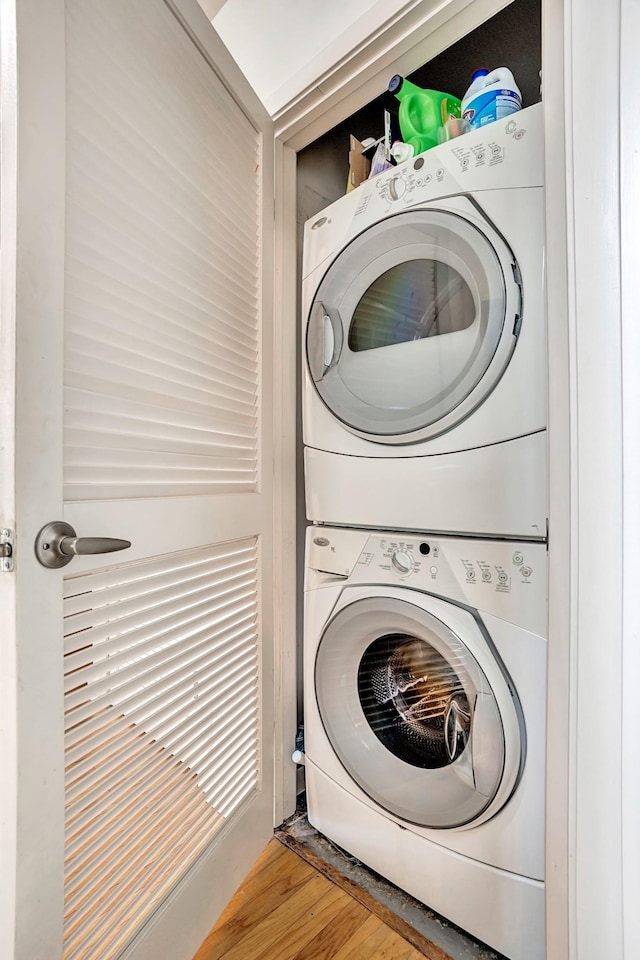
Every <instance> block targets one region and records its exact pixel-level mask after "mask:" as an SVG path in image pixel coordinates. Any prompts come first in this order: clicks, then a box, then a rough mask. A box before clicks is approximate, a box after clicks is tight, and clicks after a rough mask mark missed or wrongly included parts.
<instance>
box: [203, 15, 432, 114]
mask: <svg viewBox="0 0 640 960" xmlns="http://www.w3.org/2000/svg"><path fill="white" fill-rule="evenodd" d="M207 2H211V0H200V3H201V5H202V6H203V8H205V9H206V3H207ZM214 2H217V3H219V0H214ZM413 5H415V0H382V2H381V0H347V2H345V0H322V2H321V3H320V2H318V0H272V2H270V3H265V2H264V0H227V2H226V3H225V4H224V6H222V9H221V10H220V12H219V13H218V14H217V15H216V16H215V17H214V18H213V25H214V27H215V29H216V30H217V31H218V33H219V34H220V36H221V38H222V40H223V41H224V43H225V45H226V46H227V48H228V49H229V51H230V52H231V54H232V56H233V57H234V59H235V60H236V61H237V63H238V64H239V66H240V68H241V70H242V71H243V73H244V74H245V76H246V77H247V79H248V80H249V82H250V83H251V85H252V86H253V88H254V90H255V91H256V93H257V94H258V96H259V97H260V99H261V100H262V102H263V103H264V105H265V106H266V108H267V110H268V111H269V112H270V113H271V114H272V115H274V114H276V113H277V112H278V111H279V110H280V109H281V108H282V107H284V106H285V105H286V104H287V103H289V102H290V101H291V100H293V99H294V98H295V97H296V96H297V95H298V94H300V93H301V92H302V91H303V90H305V89H306V88H307V87H309V86H311V85H312V84H313V83H314V82H315V81H317V79H318V78H319V77H320V76H322V74H323V73H324V72H325V71H326V70H327V69H330V68H331V67H333V66H334V65H335V64H336V63H337V62H339V60H340V59H341V58H342V57H344V56H347V55H348V54H350V53H351V52H352V51H353V49H354V48H355V47H357V46H358V45H359V44H360V43H361V42H362V41H363V40H365V39H366V38H367V37H368V36H370V35H371V34H372V33H374V32H375V31H376V30H377V29H378V28H379V27H380V26H381V25H382V24H384V23H386V22H388V21H389V20H390V19H392V18H393V16H394V14H396V13H397V12H398V11H400V10H402V9H404V8H406V7H410V6H413Z"/></svg>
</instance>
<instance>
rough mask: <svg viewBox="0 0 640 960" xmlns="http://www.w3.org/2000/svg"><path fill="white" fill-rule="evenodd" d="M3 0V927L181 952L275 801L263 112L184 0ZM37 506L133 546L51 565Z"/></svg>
mask: <svg viewBox="0 0 640 960" xmlns="http://www.w3.org/2000/svg"><path fill="white" fill-rule="evenodd" d="M5 7H6V10H5V12H4V14H3V18H4V19H3V22H2V28H3V32H4V34H5V37H6V36H7V33H6V31H7V28H9V31H11V29H12V28H13V26H16V29H17V44H16V47H17V77H18V95H17V97H16V98H15V100H16V103H17V124H16V128H17V141H16V142H17V148H16V150H15V151H14V154H13V156H12V160H13V161H14V166H15V171H16V183H14V184H13V186H14V187H15V191H16V196H17V205H16V208H15V210H14V211H13V214H14V221H11V218H10V217H8V215H7V214H6V209H5V208H3V223H4V224H5V225H6V224H7V223H11V222H14V223H15V228H16V233H17V243H16V245H15V250H16V251H17V254H16V255H17V266H16V276H17V284H16V291H17V292H16V297H15V319H16V331H17V334H16V336H17V374H16V377H17V386H16V398H17V399H16V434H17V441H16V454H15V457H16V471H15V477H16V482H15V489H14V490H13V496H14V499H15V504H16V518H15V524H14V525H15V527H16V529H17V530H18V532H19V534H20V536H19V539H18V544H17V549H16V580H15V584H16V588H15V594H14V595H13V600H14V602H15V610H16V637H17V654H16V674H17V675H18V676H19V681H18V687H17V690H18V692H17V693H16V701H17V707H16V711H17V713H16V715H17V723H16V736H15V769H14V773H15V783H16V795H17V802H16V804H15V810H14V812H15V820H14V828H15V834H16V837H17V841H16V844H17V845H16V852H15V853H14V854H13V860H12V862H11V863H10V864H9V867H8V870H9V872H8V873H7V874H6V877H8V876H9V875H10V874H11V871H12V870H13V874H14V876H15V878H16V879H15V885H14V889H15V898H14V899H11V898H10V900H11V903H10V904H9V905H8V906H7V905H5V906H4V907H3V910H4V912H5V915H6V914H8V913H10V912H11V909H12V908H13V910H14V915H15V923H14V925H13V932H12V933H11V935H10V940H9V939H5V941H4V945H6V944H9V945H10V947H11V949H12V954H9V953H7V957H9V956H11V955H13V956H15V958H16V960H27V958H28V960H62V958H64V960H111V958H116V957H127V958H130V960H143V958H147V957H149V958H150V957H154V958H157V960H164V958H167V960H179V958H182V957H184V958H189V957H191V956H192V955H193V953H194V952H195V949H196V948H197V946H198V945H199V943H200V941H201V940H202V938H203V936H204V935H205V934H206V932H207V931H208V929H209V928H210V926H211V925H212V923H213V922H214V921H215V919H216V916H217V915H218V914H219V913H220V911H221V909H222V908H223V906H224V904H225V903H226V901H227V900H228V898H229V897H230V895H231V894H232V893H233V891H234V889H235V888H236V887H237V885H238V884H239V882H240V881H241V880H242V877H243V876H244V874H245V873H246V871H247V870H248V869H249V867H250V866H251V864H252V863H253V861H254V859H255V858H256V857H257V855H258V854H259V853H260V851H261V850H262V848H263V847H264V845H265V843H266V842H267V840H268V838H269V836H270V834H271V831H272V828H273V812H272V811H273V743H272V737H273V632H272V609H273V592H274V590H273V575H274V574H273V561H272V555H273V499H274V497H273V493H274V492H273V489H272V464H271V461H272V433H273V422H272V368H273V357H272V356H271V347H270V344H271V338H272V316H271V310H272V307H271V300H272V282H273V262H272V248H273V241H272V237H271V232H272V230H273V185H272V184H273V166H272V164H273V159H272V157H273V133H272V128H271V123H270V121H269V119H268V117H267V115H266V113H265V112H264V111H263V109H262V107H261V106H260V105H259V104H258V102H257V100H256V98H255V97H254V96H253V95H252V94H251V92H250V90H249V88H248V86H247V85H246V83H245V82H244V80H243V78H242V77H241V76H240V75H239V73H238V72H237V70H236V69H235V65H234V64H233V63H232V62H231V60H230V58H229V56H228V54H227V53H226V50H225V49H224V47H223V46H222V44H220V42H219V41H218V39H217V37H216V36H215V34H214V33H213V31H212V28H211V27H210V25H209V24H208V22H207V21H206V18H205V17H204V15H203V14H202V12H201V10H200V8H199V7H198V5H197V3H196V2H195V0H109V2H107V3H105V2H104V0H47V3H46V4H44V5H43V4H40V3H37V2H35V0H18V2H17V4H16V10H17V24H16V25H14V24H12V17H13V14H9V12H8V11H9V10H10V9H11V8H12V7H13V5H12V4H11V3H7V4H6V5H5ZM7 50H9V52H10V51H11V44H10V42H9V41H7V40H4V46H3V55H4V57H5V61H4V67H5V73H4V75H3V79H4V77H5V76H6V69H7V63H8V61H7V59H6V52H7ZM9 66H11V64H10V63H9ZM7 102H8V101H7V100H5V103H4V107H5V114H4V116H5V118H6V117H7V113H6V109H7ZM10 147H11V144H9V148H10ZM5 149H6V148H5ZM5 156H6V154H5ZM11 171H12V167H11V163H9V165H8V166H6V165H5V171H4V177H5V179H4V180H3V190H4V188H5V187H6V186H7V180H6V177H7V176H9V177H10V175H11ZM5 233H6V231H5ZM3 254H4V255H5V258H6V253H5V251H3ZM7 269H8V268H7V266H6V263H5V266H4V267H3V278H6V276H7V275H8V273H7ZM53 520H65V521H66V522H68V523H70V524H71V525H72V526H73V527H74V528H75V530H76V532H77V535H78V536H80V537H95V536H102V537H117V538H125V539H127V540H130V541H131V543H132V546H131V547H130V549H128V550H126V551H124V552H121V553H113V554H105V555H98V556H88V557H75V558H74V559H73V561H72V562H71V563H70V564H69V565H68V566H66V567H65V568H64V569H63V570H46V569H44V568H43V567H41V566H39V565H38V564H37V562H36V561H35V558H34V555H33V542H34V539H35V535H36V533H37V531H38V530H39V529H40V527H42V526H43V525H44V524H45V523H47V522H50V521H53ZM7 795H8V794H7ZM2 796H3V799H4V797H5V795H2ZM6 877H5V878H6ZM3 888H4V887H3ZM3 935H4V936H5V938H6V937H9V934H7V933H6V932H5V934H3ZM10 941H11V942H10ZM0 952H1V950H0ZM2 955H3V956H4V955H5V954H4V953H3V954H2Z"/></svg>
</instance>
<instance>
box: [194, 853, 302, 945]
mask: <svg viewBox="0 0 640 960" xmlns="http://www.w3.org/2000/svg"><path fill="white" fill-rule="evenodd" d="M317 876H318V874H317V872H316V871H315V870H314V869H313V867H311V866H310V865H309V864H308V863H305V862H304V861H303V860H301V859H300V857H296V856H295V854H293V853H291V851H289V850H287V849H286V848H285V847H283V846H282V844H280V843H278V842H277V841H276V840H271V841H270V843H269V844H268V845H267V847H266V848H265V850H264V852H263V853H262V855H261V857H260V859H259V860H257V861H256V864H255V866H254V867H253V869H252V871H251V873H250V874H249V875H248V876H247V877H246V879H245V880H244V881H243V883H242V884H241V886H240V887H239V888H238V890H237V891H236V894H235V896H234V897H233V899H232V900H231V902H230V903H229V904H228V906H227V907H226V909H225V910H224V912H223V913H222V915H221V917H220V919H219V920H218V922H217V924H216V926H215V927H214V928H213V930H212V931H211V933H210V934H209V936H208V937H207V938H206V940H205V941H204V942H203V944H202V946H201V947H200V949H199V950H198V952H197V954H196V956H195V957H194V960H217V958H219V957H222V956H223V955H225V951H227V950H230V949H231V948H232V947H233V946H234V945H235V944H237V943H238V942H239V941H240V940H242V939H243V938H244V937H245V936H246V935H247V934H248V933H249V932H250V931H251V930H252V929H254V928H255V927H257V926H258V925H260V924H261V923H262V921H263V920H264V919H265V918H267V917H269V916H270V914H272V913H273V911H274V910H275V909H276V907H278V906H279V905H280V904H282V903H283V902H285V901H287V900H288V899H289V897H291V896H292V894H294V893H295V892H296V891H297V890H298V889H299V888H300V887H302V886H303V885H304V884H305V883H307V882H308V881H309V880H310V879H311V878H312V877H317Z"/></svg>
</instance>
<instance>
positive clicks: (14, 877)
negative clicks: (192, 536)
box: [0, 0, 65, 960]
mask: <svg viewBox="0 0 640 960" xmlns="http://www.w3.org/2000/svg"><path fill="white" fill-rule="evenodd" d="M0 13H1V17H2V21H1V28H2V35H3V45H4V48H3V56H4V62H3V72H4V71H6V73H4V75H3V78H2V79H3V84H2V88H3V89H2V140H3V158H2V159H3V163H4V161H5V160H6V161H8V168H7V169H3V171H2V177H3V181H2V222H1V224H0V228H1V231H2V276H1V278H0V282H1V285H2V298H3V299H2V314H3V316H2V327H3V340H4V338H5V337H6V338H7V341H8V344H7V345H8V346H10V347H11V341H13V344H14V345H15V354H14V353H13V352H12V353H10V354H9V357H10V360H13V359H14V356H15V357H17V366H16V370H15V373H14V374H11V373H10V374H9V376H10V377H11V378H12V379H13V378H14V377H15V379H13V390H12V396H11V398H10V401H9V404H10V405H9V407H8V408H7V410H6V414H3V416H2V420H3V427H2V429H3V432H4V430H5V429H6V430H9V429H12V430H13V432H14V441H15V447H14V448H13V449H12V448H11V446H10V448H9V456H8V459H9V461H10V462H8V463H3V464H2V466H3V473H4V469H5V467H6V468H7V469H8V470H9V471H10V476H9V477H6V479H5V480H4V481H3V483H4V484H6V486H3V488H2V509H3V512H4V511H5V510H7V513H8V515H9V518H12V519H13V522H12V523H8V525H9V526H15V529H16V543H15V569H14V572H13V573H12V574H0V577H2V588H1V589H2V594H3V596H2V601H3V606H2V611H3V624H2V632H1V640H2V647H3V661H4V663H3V666H5V665H6V666H7V667H8V671H7V674H6V675H5V673H4V669H3V671H2V674H1V675H0V684H1V686H0V700H2V711H3V716H2V719H3V727H4V722H6V723H7V727H6V729H3V731H2V742H1V746H2V748H3V750H2V757H3V761H2V762H3V775H2V791H3V793H2V806H3V811H2V812H3V820H2V833H3V840H2V848H3V849H2V852H3V854H5V853H8V858H7V862H6V863H3V864H2V871H3V874H2V884H1V889H2V891H3V898H4V897H5V896H6V898H7V901H8V902H7V904H3V911H4V910H6V911H8V910H10V911H11V914H10V915H9V916H6V915H5V920H6V923H7V924H8V929H5V924H4V923H3V925H2V927H3V930H2V934H0V937H4V938H5V940H6V941H7V942H8V945H9V948H10V950H11V952H10V953H4V952H3V953H2V956H3V957H4V956H7V957H10V958H11V960H57V958H59V957H60V955H61V952H62V893H63V891H62V877H63V836H64V831H63V824H64V808H63V798H64V788H63V783H64V779H63V778H64V771H63V769H62V764H61V762H60V761H61V758H62V757H63V722H62V699H63V697H62V681H63V677H62V671H61V669H60V665H61V663H62V598H61V596H60V590H59V582H58V578H57V577H55V576H54V577H53V578H52V577H50V576H49V577H47V573H51V571H46V570H45V569H44V568H43V567H41V566H40V565H39V564H38V563H37V561H36V559H35V555H34V550H33V543H34V539H35V535H36V533H37V531H38V530H39V529H40V527H41V526H42V524H43V522H44V520H45V519H46V520H48V519H51V518H55V517H60V516H62V446H61V444H60V442H59V438H60V436H61V426H62V409H63V404H62V376H61V371H62V335H61V328H62V317H63V309H64V286H63V276H64V229H65V210H64V200H63V198H64V174H65V166H64V161H65V69H64V67H65V65H64V57H63V50H64V3H63V2H62V0H51V2H49V3H47V4H46V7H43V6H42V4H40V3H39V2H38V0H20V2H19V3H16V2H15V0H3V2H2V4H1V5H0ZM5 29H6V30H7V35H6V36H5ZM43 77H46V83H43V80H42V78H43ZM5 81H7V82H6V84H5ZM5 108H7V112H6V113H5ZM5 138H7V143H6V144H5ZM5 148H6V152H5ZM5 178H6V179H5ZM5 188H6V189H7V190H8V192H9V195H8V196H5ZM5 285H6V287H5ZM7 372H8V371H7ZM52 381H54V383H53V385H52ZM11 406H13V410H11ZM12 415H13V422H12V421H11V419H9V420H8V422H7V420H5V416H6V417H8V418H11V417H12ZM12 442H13V441H12ZM43 518H44V519H43ZM5 578H6V579H5ZM5 600H6V601H7V602H8V605H7V606H5ZM5 617H6V629H5V620H4V618H5ZM43 627H44V629H43ZM5 657H6V658H7V660H5ZM5 697H6V703H5ZM39 721H40V722H39ZM5 747H7V748H8V750H7V754H6V755H5V752H4V748H5ZM5 764H6V766H5ZM5 771H6V780H5ZM9 791H10V792H11V794H12V796H9ZM5 810H6V812H7V814H8V819H7V821H6V822H5V820H4V813H5ZM11 847H12V848H13V850H11V849H10V848H11ZM5 871H6V872H5ZM0 942H2V941H1V940H0ZM5 945H6V944H5V943H3V947H4V946H5Z"/></svg>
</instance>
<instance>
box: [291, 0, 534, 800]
mask: <svg viewBox="0 0 640 960" xmlns="http://www.w3.org/2000/svg"><path fill="white" fill-rule="evenodd" d="M541 64H542V36H541V0H513V2H512V3H511V4H509V5H508V6H505V7H504V8H503V9H502V10H500V11H499V12H498V13H497V14H495V15H494V16H492V17H491V18H490V19H488V20H487V21H485V22H484V23H483V24H482V25H480V26H479V27H477V28H476V29H475V30H473V31H472V32H470V33H468V34H467V35H466V36H463V37H461V38H460V39H459V40H458V41H457V42H456V43H454V44H453V45H452V46H450V47H449V48H448V49H446V50H445V51H443V52H442V53H440V54H439V55H437V56H436V57H434V58H433V59H431V60H430V61H429V62H428V63H425V64H424V65H422V66H421V67H420V68H419V69H417V70H415V71H414V72H413V73H410V74H408V79H409V80H410V81H411V82H413V83H415V84H416V85H418V86H420V87H423V88H427V89H432V90H440V91H443V92H446V93H450V94H452V95H454V96H457V97H462V95H463V94H464V92H465V91H466V89H467V87H468V85H469V81H470V78H471V74H472V73H473V72H474V71H475V70H477V69H478V68H480V67H486V68H487V69H493V68H494V67H497V66H502V65H504V66H507V67H509V68H510V69H511V71H512V73H513V75H514V77H515V79H516V82H517V84H518V87H519V89H520V91H521V93H522V105H523V108H526V107H528V106H531V105H533V104H535V103H537V102H538V101H539V100H540V86H541V83H540V71H541ZM394 72H395V71H394V65H393V63H391V64H390V66H389V79H391V76H392V74H393V73H394ZM398 106H399V104H398V101H397V99H396V98H395V96H394V95H393V94H391V93H389V92H388V91H386V90H385V91H382V90H381V92H380V95H379V96H378V97H377V98H376V99H375V100H373V101H371V102H370V103H369V104H367V105H366V106H364V107H362V108H361V109H360V110H358V111H357V112H356V113H354V114H353V115H352V116H350V117H349V118H348V119H346V120H344V121H343V122H341V123H339V124H338V125H337V126H335V127H333V129H331V130H329V131H328V132H327V133H325V134H324V135H322V136H321V137H319V138H318V139H317V140H315V141H314V142H313V143H311V144H310V145H309V146H307V147H305V148H304V149H302V150H300V151H299V152H298V154H297V254H298V269H297V276H298V278H299V279H298V291H297V296H298V299H297V313H298V324H297V329H298V347H297V350H298V363H297V369H298V404H297V410H298V428H297V432H298V496H297V504H298V506H297V513H298V538H297V539H298V557H299V562H298V590H297V595H298V597H301V596H302V592H303V574H304V534H305V529H306V526H307V524H308V522H309V521H308V520H307V517H306V509H305V494H304V481H303V444H302V423H301V401H300V393H301V389H300V371H301V368H302V353H303V351H304V350H305V346H306V345H305V343H304V342H303V334H302V327H303V324H302V323H301V320H300V312H301V297H300V293H301V290H300V277H301V272H302V248H303V228H304V223H305V222H306V221H307V220H308V219H310V218H311V217H314V216H316V215H317V214H319V213H320V211H322V210H323V209H324V208H325V207H327V206H328V205H329V204H331V203H333V202H334V201H335V200H337V199H338V198H339V197H341V196H343V194H344V193H345V190H346V186H347V177H348V173H349V161H348V153H349V138H350V135H353V136H354V137H356V138H357V139H358V140H360V141H361V142H362V141H363V140H365V139H366V138H368V137H373V138H375V139H377V138H379V137H381V136H382V135H383V133H384V111H385V109H386V110H389V111H390V112H392V113H394V114H397V112H398ZM356 189H358V188H356ZM438 269H439V270H440V271H441V272H442V271H445V272H447V274H448V275H447V277H445V278H441V279H444V280H446V281H448V282H450V281H451V280H452V279H453V280H456V279H457V278H456V276H455V271H454V270H453V268H449V270H448V271H447V269H446V267H444V266H443V265H442V264H440V265H439V268H438ZM410 270H411V266H410V265H406V264H399V265H396V266H394V267H392V268H391V269H390V270H389V271H388V272H387V273H386V274H385V275H384V276H382V277H381V278H380V279H379V280H378V282H377V285H378V286H380V287H384V289H385V291H386V290H387V288H389V287H390V286H391V287H393V286H394V283H395V281H399V280H404V281H406V280H407V277H406V276H405V273H406V272H407V271H410ZM456 290H457V292H456V297H457V299H458V302H459V304H458V305H462V307H463V308H464V306H465V304H466V303H467V300H466V299H465V298H467V297H468V294H467V291H466V284H465V283H464V280H463V279H462V278H461V282H459V283H458V287H457V288H456ZM374 293H375V288H374V287H371V288H370V289H369V292H368V293H367V294H366V295H365V297H364V298H363V299H362V301H361V302H360V303H359V304H358V305H357V307H356V310H355V312H354V316H353V319H352V322H351V325H350V329H349V331H348V338H349V339H348V343H349V348H350V350H351V351H352V355H353V356H354V357H355V358H356V359H358V357H360V358H362V360H363V362H366V361H367V360H368V359H369V356H373V355H375V353H376V349H375V348H376V347H378V346H380V345H383V346H385V345H389V343H392V346H393V348H394V349H396V348H398V347H399V348H400V349H402V346H403V339H404V340H405V341H413V340H414V339H416V329H411V330H409V331H404V333H402V332H400V333H398V334H391V333H390V332H389V330H388V329H386V330H385V329H381V328H380V327H378V328H377V329H373V327H372V325H371V323H370V322H369V315H368V306H369V303H368V300H367V298H369V299H371V297H373V296H374ZM464 315H465V312H464V310H463V311H462V316H463V317H464ZM303 319H304V318H303ZM459 326H460V327H461V332H463V333H464V332H467V331H466V329H465V327H466V323H465V322H460V321H459ZM414 327H415V324H414ZM451 329H452V327H451V319H450V318H449V317H448V316H447V313H446V310H443V311H442V316H441V317H440V325H439V327H438V328H435V327H434V329H433V330H431V331H430V332H429V334H428V336H429V338H431V337H433V336H434V335H436V334H438V337H437V339H439V340H441V341H442V342H443V343H446V341H447V339H448V336H447V333H448V332H449V331H450V330H451ZM457 332H459V331H456V333H457ZM393 338H395V339H393ZM392 341H393V342H392ZM350 412H351V413H353V412H355V414H356V423H357V410H356V411H346V412H345V417H344V419H345V421H348V418H349V413H350ZM383 429H385V430H386V431H387V433H388V432H392V431H393V429H394V428H392V427H388V426H387V427H384V428H383ZM390 495H394V494H393V492H390ZM302 632H303V631H302V609H301V604H300V605H299V609H298V637H299V642H300V638H302ZM297 663H298V682H297V690H298V720H299V723H302V715H303V710H302V684H303V681H302V655H301V650H300V649H299V650H298V657H297ZM303 789H304V781H303V772H302V769H301V770H300V772H299V778H298V790H299V792H300V791H302V790H303Z"/></svg>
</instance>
